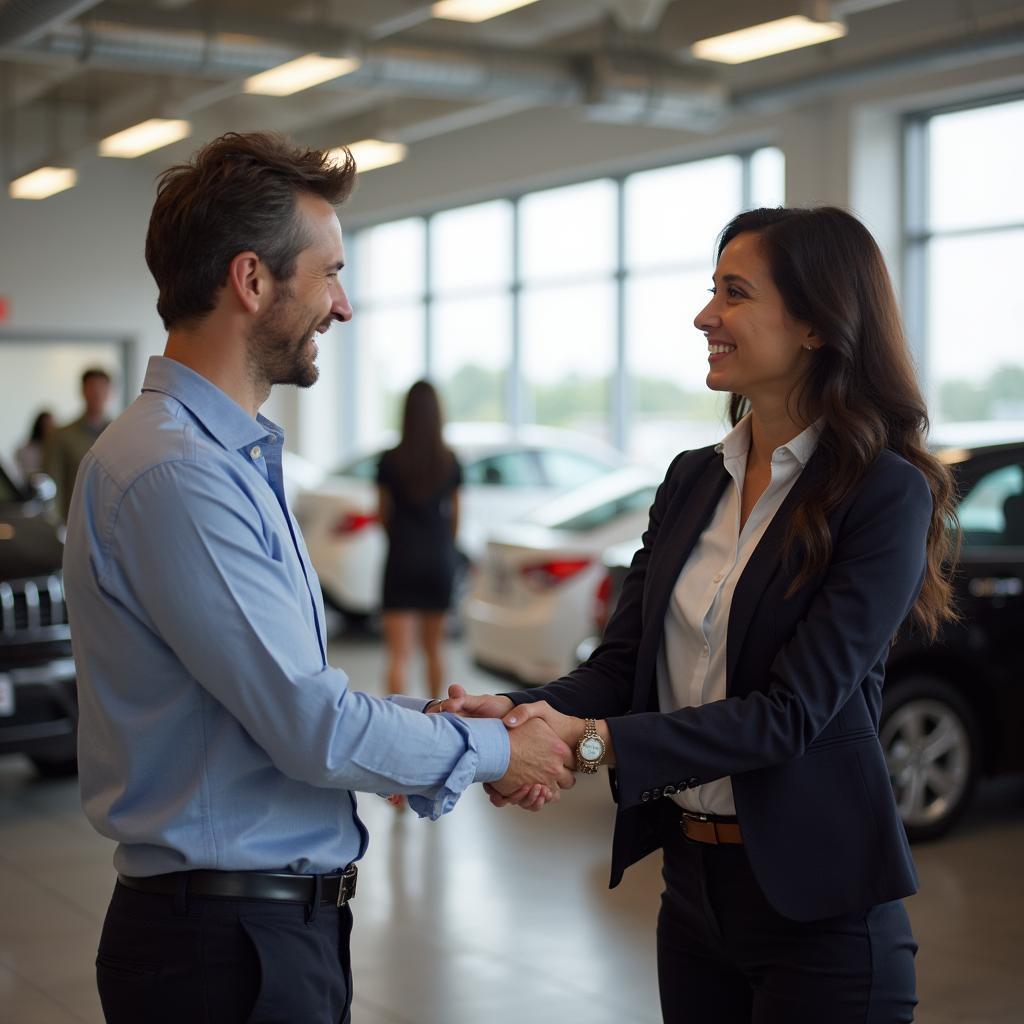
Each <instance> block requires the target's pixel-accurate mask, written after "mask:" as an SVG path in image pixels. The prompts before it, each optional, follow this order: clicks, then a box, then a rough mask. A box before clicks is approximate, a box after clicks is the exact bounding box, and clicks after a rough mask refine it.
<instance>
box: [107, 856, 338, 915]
mask: <svg viewBox="0 0 1024 1024" xmlns="http://www.w3.org/2000/svg"><path fill="white" fill-rule="evenodd" d="M356 874H357V872H356V866H355V864H351V865H349V867H348V868H347V869H346V870H345V871H344V872H343V873H341V874H338V875H321V876H320V885H319V888H318V887H317V884H316V882H317V878H316V875H291V874H284V873H281V874H277V873H269V872H263V871H173V872H171V873H170V874H166V875H148V876H146V877H131V876H129V875H121V874H119V875H118V876H117V880H118V881H119V882H120V883H121V884H122V885H124V886H126V887H127V888H129V889H137V890H138V891H139V892H154V893H160V894H162V895H165V896H173V895H175V894H176V893H178V892H179V891H180V890H181V885H182V882H183V881H184V884H185V891H186V892H187V893H188V894H189V895H191V896H216V897H220V898H221V899H231V900H270V901H273V902H281V903H311V902H312V901H313V900H314V899H315V898H316V897H317V896H319V901H320V903H333V904H334V905H335V906H338V907H343V906H345V904H346V903H348V901H349V900H351V899H352V897H353V896H355V894H356ZM182 876H185V877H184V879H183V878H182Z"/></svg>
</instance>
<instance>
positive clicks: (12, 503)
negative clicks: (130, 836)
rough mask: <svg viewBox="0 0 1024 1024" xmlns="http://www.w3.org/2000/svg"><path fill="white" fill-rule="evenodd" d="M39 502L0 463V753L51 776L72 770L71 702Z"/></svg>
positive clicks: (53, 561)
mask: <svg viewBox="0 0 1024 1024" xmlns="http://www.w3.org/2000/svg"><path fill="white" fill-rule="evenodd" d="M50 488H51V493H52V484H51V485H50ZM46 497H47V493H46V490H45V485H41V486H40V487H36V488H32V489H27V488H24V487H22V486H21V485H20V484H18V483H16V482H15V481H14V479H13V478H12V476H11V475H10V474H9V473H7V472H6V471H5V469H4V468H3V466H2V465H0V754H9V753H22V754H26V755H28V757H29V758H30V759H31V760H32V761H33V762H34V763H35V765H36V768H37V769H38V770H39V772H40V773H41V774H43V775H50V776H57V775H70V774H73V773H74V772H75V770H76V757H75V752H76V747H75V739H76V737H75V731H76V727H77V722H78V702H77V698H76V691H75V665H74V661H73V660H72V657H71V632H70V629H69V627H68V616H67V609H66V607H65V604H64V585H63V582H62V577H61V558H62V555H63V544H62V542H61V537H60V532H59V529H58V527H57V526H56V525H55V523H54V522H52V521H51V519H50V518H49V516H48V506H47V502H46V500H45V498H46Z"/></svg>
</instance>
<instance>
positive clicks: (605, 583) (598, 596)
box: [594, 572, 612, 633]
mask: <svg viewBox="0 0 1024 1024" xmlns="http://www.w3.org/2000/svg"><path fill="white" fill-rule="evenodd" d="M611 596H612V577H611V574H610V573H607V572H606V573H605V574H604V576H602V577H601V582H600V583H598V585H597V592H596V593H595V594H594V624H595V625H596V626H597V631H598V633H603V632H604V627H605V626H607V625H608V601H609V599H610V598H611Z"/></svg>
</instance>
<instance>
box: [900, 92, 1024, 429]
mask: <svg viewBox="0 0 1024 1024" xmlns="http://www.w3.org/2000/svg"><path fill="white" fill-rule="evenodd" d="M1022 100H1024V91H1022V90H1014V91H1012V92H1007V93H999V94H996V95H991V96H986V97H983V98H973V99H970V100H962V101H959V102H955V103H948V104H943V105H940V106H934V107H928V108H925V109H922V110H915V111H913V112H911V113H908V114H905V115H904V117H903V167H902V179H903V190H902V191H903V202H902V208H903V218H902V219H903V230H902V236H903V239H902V248H903V260H902V262H903V299H904V301H903V313H904V324H905V328H906V332H907V340H908V343H909V345H910V349H911V352H912V353H913V355H914V358H915V360H916V362H917V366H918V372H919V374H920V377H921V382H922V386H923V389H924V391H925V398H926V400H927V405H928V408H929V409H937V408H940V406H939V405H938V389H939V381H938V380H937V378H936V377H935V374H934V373H933V372H932V358H933V352H932V347H931V344H930V340H931V339H930V336H931V323H930V318H929V315H928V305H929V293H928V273H929V269H930V247H931V245H932V243H933V242H934V241H936V240H937V239H945V238H958V237H965V236H978V235H995V234H1002V233H1004V232H1008V231H1021V230H1024V221H1009V220H1008V221H1004V222H1001V223H999V224H986V225H974V226H967V227H958V228H945V229H934V228H932V227H931V226H930V225H929V223H928V206H929V198H930V192H929V186H930V184H931V178H932V168H931V164H930V161H929V159H928V131H929V127H930V124H931V122H932V120H933V119H934V118H936V117H941V116H942V115H944V114H957V113H961V112H963V111H968V110H981V109H984V108H985V107H995V106H1000V105H1002V104H1004V103H1015V102H1020V101H1022Z"/></svg>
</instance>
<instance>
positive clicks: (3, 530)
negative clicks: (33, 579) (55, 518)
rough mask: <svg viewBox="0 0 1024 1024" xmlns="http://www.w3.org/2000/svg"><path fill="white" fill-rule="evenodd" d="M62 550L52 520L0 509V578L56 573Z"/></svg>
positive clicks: (19, 577) (8, 578)
mask: <svg viewBox="0 0 1024 1024" xmlns="http://www.w3.org/2000/svg"><path fill="white" fill-rule="evenodd" d="M63 552H64V546H63V544H61V542H60V538H59V537H58V535H57V529H56V527H55V526H54V525H53V523H51V522H49V521H48V520H46V519H44V518H43V517H42V516H40V515H32V514H25V513H24V512H21V511H19V510H16V509H10V508H0V580H17V579H22V578H24V577H26V576H46V575H48V574H49V573H51V572H57V571H59V570H60V567H61V559H62V558H63Z"/></svg>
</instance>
